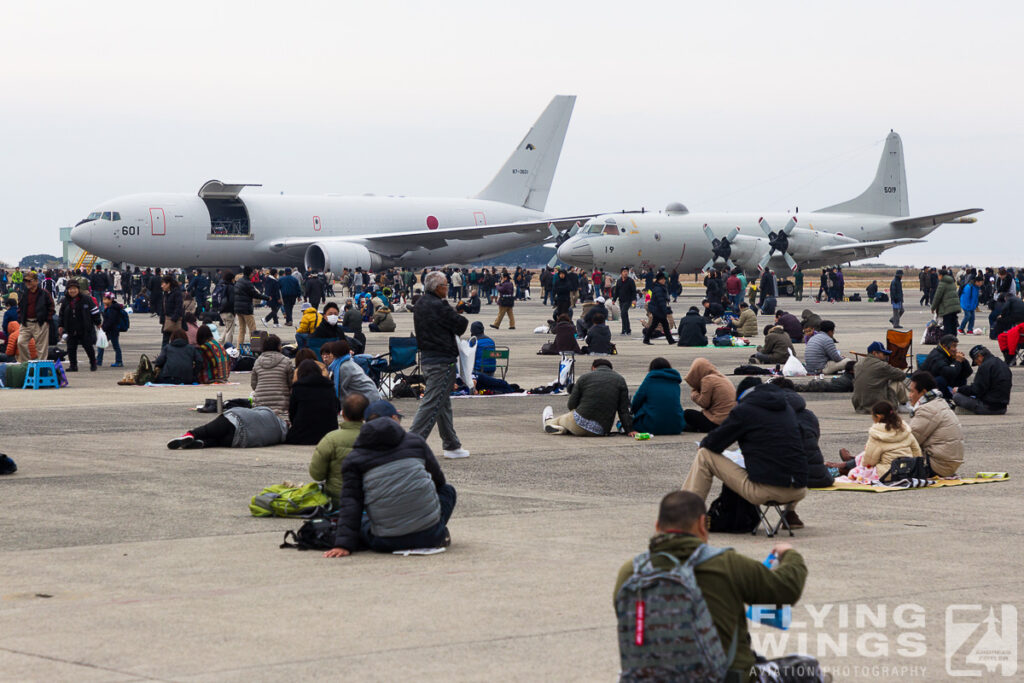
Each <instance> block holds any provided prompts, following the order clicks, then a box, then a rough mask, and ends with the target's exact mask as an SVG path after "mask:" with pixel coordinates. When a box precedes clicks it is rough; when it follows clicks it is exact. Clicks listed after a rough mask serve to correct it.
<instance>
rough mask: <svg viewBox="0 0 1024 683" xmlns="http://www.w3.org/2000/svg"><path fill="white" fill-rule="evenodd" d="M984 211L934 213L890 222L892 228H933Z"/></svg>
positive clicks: (969, 210)
mask: <svg viewBox="0 0 1024 683" xmlns="http://www.w3.org/2000/svg"><path fill="white" fill-rule="evenodd" d="M981 211H984V209H961V210H960V211H949V212H947V213H934V214H932V215H930V216H915V217H913V218H901V219H899V220H895V221H893V222H892V226H893V227H894V228H933V227H935V226H936V225H942V224H943V223H951V222H953V221H955V220H956V219H957V218H962V217H963V216H969V215H971V214H972V213H979V212H981Z"/></svg>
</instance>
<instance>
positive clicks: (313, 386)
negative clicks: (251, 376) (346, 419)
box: [285, 372, 341, 446]
mask: <svg viewBox="0 0 1024 683" xmlns="http://www.w3.org/2000/svg"><path fill="white" fill-rule="evenodd" d="M340 411H341V403H339V401H338V397H337V395H336V394H335V393H334V387H333V386H332V385H331V380H329V379H327V378H326V377H324V376H323V375H321V374H320V373H319V372H318V373H316V374H315V375H307V376H306V377H301V378H300V379H299V380H298V381H297V382H295V384H293V385H292V391H291V395H290V396H289V399H288V420H289V422H290V423H291V427H289V428H288V435H287V436H286V437H285V443H291V444H305V445H309V446H312V445H313V444H317V443H320V439H322V438H324V436H325V435H326V434H328V433H329V432H333V431H334V430H335V429H337V428H338V413H339V412H340Z"/></svg>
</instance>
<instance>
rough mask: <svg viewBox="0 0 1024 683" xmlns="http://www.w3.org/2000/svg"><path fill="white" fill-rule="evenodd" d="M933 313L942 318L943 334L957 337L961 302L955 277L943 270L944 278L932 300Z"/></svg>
mask: <svg viewBox="0 0 1024 683" xmlns="http://www.w3.org/2000/svg"><path fill="white" fill-rule="evenodd" d="M932 312H933V313H935V315H937V316H938V317H940V318H942V333H943V334H952V335H956V332H957V317H958V316H959V315H960V301H959V300H958V298H957V295H956V282H954V281H953V275H952V274H951V273H950V272H949V271H948V270H946V269H945V268H943V269H942V276H941V279H940V280H939V284H938V286H937V287H936V288H935V292H934V294H933V298H932Z"/></svg>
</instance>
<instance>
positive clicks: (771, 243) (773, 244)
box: [757, 217, 797, 271]
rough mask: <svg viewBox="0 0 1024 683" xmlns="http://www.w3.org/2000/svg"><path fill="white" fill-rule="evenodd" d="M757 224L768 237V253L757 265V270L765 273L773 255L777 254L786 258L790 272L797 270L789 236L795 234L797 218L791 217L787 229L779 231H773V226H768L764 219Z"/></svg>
mask: <svg viewBox="0 0 1024 683" xmlns="http://www.w3.org/2000/svg"><path fill="white" fill-rule="evenodd" d="M757 224H758V225H760V226H761V229H762V230H764V234H766V235H767V236H768V253H766V254H765V255H764V256H763V257H761V260H760V262H758V264H757V269H758V270H760V271H764V269H765V267H766V266H767V265H768V262H769V261H770V260H771V258H772V255H773V254H775V252H779V253H780V254H782V255H783V256H784V257H785V258H786V265H788V266H789V269H790V270H796V269H797V263H796V260H794V259H793V257H792V256H790V255H789V236H790V235H792V234H793V230H794V229H795V228H796V218H793V217H790V219H789V220H788V221H787V222H786V225H785V227H783V228H782V229H781V230H779V231H777V232H776V231H773V230H772V226H771V225H769V224H768V221H766V220H765V219H764V218H761V219H760V220H758V221H757Z"/></svg>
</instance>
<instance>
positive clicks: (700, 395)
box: [683, 358, 736, 432]
mask: <svg viewBox="0 0 1024 683" xmlns="http://www.w3.org/2000/svg"><path fill="white" fill-rule="evenodd" d="M684 380H685V381H686V383H687V384H688V385H689V386H690V399H691V400H693V402H694V403H696V404H697V405H698V406H699V407H700V408H701V410H699V411H698V410H684V411H683V417H684V418H685V419H686V427H685V428H684V429H683V431H686V432H710V431H711V430H712V429H714V428H715V427H717V426H718V425H720V424H722V421H723V420H725V418H726V417H728V416H729V411H730V410H732V408H733V406H735V405H736V389H735V387H733V385H732V382H730V381H729V380H728V378H726V376H725V375H723V374H722V373H720V372H719V371H718V368H716V367H715V366H714V365H713V364H712V363H711V361H709V360H708V359H707V358H697V359H696V360H694V361H693V364H692V365H690V370H689V371H688V372H687V373H686V377H685V378H684Z"/></svg>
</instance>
